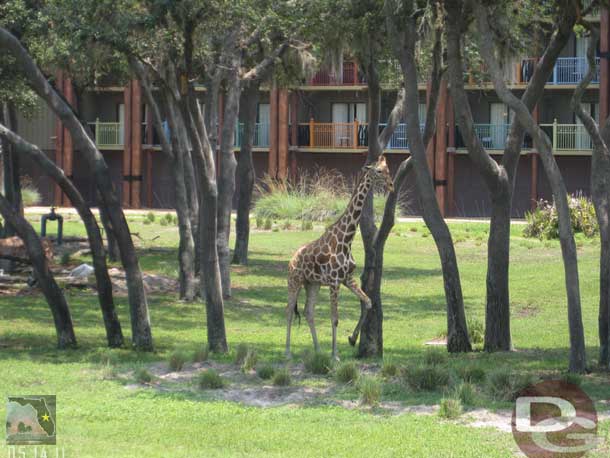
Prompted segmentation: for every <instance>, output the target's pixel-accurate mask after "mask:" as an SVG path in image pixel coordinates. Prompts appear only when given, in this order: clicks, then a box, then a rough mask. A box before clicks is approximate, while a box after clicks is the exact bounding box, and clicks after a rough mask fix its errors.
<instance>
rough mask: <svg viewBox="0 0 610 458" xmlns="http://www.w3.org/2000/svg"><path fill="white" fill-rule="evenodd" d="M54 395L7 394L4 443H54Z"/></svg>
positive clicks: (55, 427)
mask: <svg viewBox="0 0 610 458" xmlns="http://www.w3.org/2000/svg"><path fill="white" fill-rule="evenodd" d="M55 419H56V416H55V395H39V396H9V397H8V400H7V405H6V443H7V444H9V445H37V444H45V445H55V439H56V434H57V423H56V420H55Z"/></svg>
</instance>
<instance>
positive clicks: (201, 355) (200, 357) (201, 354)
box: [191, 345, 210, 363]
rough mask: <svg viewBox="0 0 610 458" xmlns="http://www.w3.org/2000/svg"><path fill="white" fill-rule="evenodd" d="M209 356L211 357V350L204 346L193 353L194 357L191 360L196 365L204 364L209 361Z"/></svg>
mask: <svg viewBox="0 0 610 458" xmlns="http://www.w3.org/2000/svg"><path fill="white" fill-rule="evenodd" d="M209 356H210V349H209V348H208V346H207V345H203V346H202V347H201V348H199V349H197V350H195V351H194V352H193V357H192V358H191V360H192V361H193V362H194V363H202V362H204V361H207V359H208V357H209Z"/></svg>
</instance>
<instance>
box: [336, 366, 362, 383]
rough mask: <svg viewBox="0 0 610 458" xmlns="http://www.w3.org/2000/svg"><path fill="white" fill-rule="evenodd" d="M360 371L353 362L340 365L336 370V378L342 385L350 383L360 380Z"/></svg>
mask: <svg viewBox="0 0 610 458" xmlns="http://www.w3.org/2000/svg"><path fill="white" fill-rule="evenodd" d="M359 376H360V370H359V369H358V366H356V364H355V363H354V362H353V361H348V362H345V363H341V364H339V366H337V368H336V369H335V378H336V379H337V381H338V382H340V383H350V382H355V381H357V380H358V377H359Z"/></svg>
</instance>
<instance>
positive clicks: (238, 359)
mask: <svg viewBox="0 0 610 458" xmlns="http://www.w3.org/2000/svg"><path fill="white" fill-rule="evenodd" d="M249 351H250V348H249V347H248V345H246V344H245V343H240V344H239V345H238V346H237V348H236V349H235V357H234V358H233V362H234V363H235V364H237V365H238V366H241V365H242V364H243V363H244V360H245V359H246V356H248V352H249Z"/></svg>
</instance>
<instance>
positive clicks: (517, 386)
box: [487, 368, 534, 401]
mask: <svg viewBox="0 0 610 458" xmlns="http://www.w3.org/2000/svg"><path fill="white" fill-rule="evenodd" d="M533 383H534V378H533V377H532V376H531V375H529V374H519V373H515V372H513V371H511V370H510V369H506V368H503V369H497V370H495V371H493V372H491V373H490V374H489V377H488V378H487V389H488V392H489V395H490V396H491V397H492V398H493V399H495V400H496V401H514V400H515V398H516V397H517V395H518V394H519V392H520V391H521V390H523V389H524V388H526V387H528V386H529V385H532V384H533Z"/></svg>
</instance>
